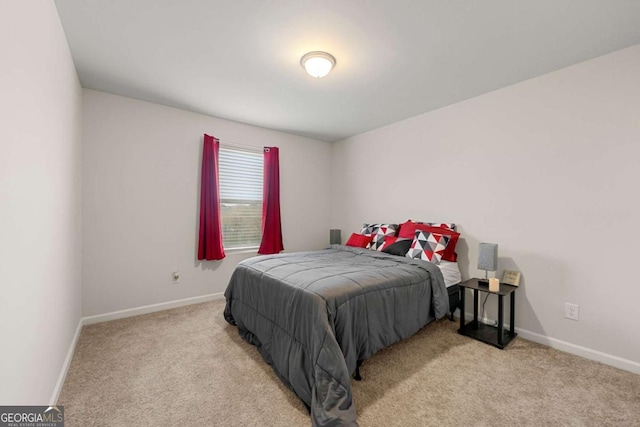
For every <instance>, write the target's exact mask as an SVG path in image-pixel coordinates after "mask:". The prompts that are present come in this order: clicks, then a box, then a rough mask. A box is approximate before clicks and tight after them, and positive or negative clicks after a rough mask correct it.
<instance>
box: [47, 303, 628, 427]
mask: <svg viewBox="0 0 640 427" xmlns="http://www.w3.org/2000/svg"><path fill="white" fill-rule="evenodd" d="M223 307H224V302H223V301H215V302H211V303H204V304H197V305H192V306H189V307H182V308H178V309H174V310H168V311H164V312H159V313H154V314H149V315H144V316H138V317H133V318H129V319H123V320H116V321H112V322H107V323H100V324H96V325H90V326H86V327H84V329H83V330H82V335H81V336H80V340H79V342H78V346H77V349H76V353H75V356H74V358H73V362H72V364H71V368H70V371H69V374H68V376H67V380H66V382H65V384H64V388H63V390H62V393H61V395H60V400H59V402H58V403H59V404H62V405H64V407H65V418H66V426H67V427H73V426H218V425H220V426H308V425H310V419H309V416H308V414H307V413H306V410H305V408H304V406H303V405H302V403H301V402H300V401H299V400H298V398H297V397H296V396H295V395H294V394H293V393H292V392H291V391H289V390H288V389H287V388H286V387H285V386H283V385H282V383H281V382H280V381H279V380H278V379H277V377H276V376H275V374H274V373H273V371H272V370H271V368H270V367H269V366H268V365H266V364H265V363H264V362H263V361H262V358H261V357H260V355H259V354H258V352H257V351H256V350H255V348H254V347H252V346H251V345H249V344H247V343H245V342H244V341H242V339H240V337H239V336H238V333H237V330H236V328H235V327H233V326H231V325H228V324H227V323H226V322H225V321H224V319H223V318H222V310H223ZM456 329H457V324H456V323H453V322H450V321H449V320H446V319H443V320H440V321H438V322H435V323H431V324H430V325H427V326H426V327H425V328H423V329H422V330H421V331H420V332H418V333H417V334H416V335H415V336H413V337H411V338H410V339H408V340H405V341H403V342H401V343H397V344H395V345H393V346H392V347H390V348H388V349H385V350H383V351H381V352H380V353H378V354H377V355H375V356H374V357H373V358H371V359H369V360H367V361H366V362H365V363H364V365H363V366H362V374H363V377H364V380H363V381H362V382H356V381H352V389H353V393H354V399H355V404H356V407H357V410H358V421H359V423H360V425H361V426H516V425H518V426H520V425H530V426H543V425H567V426H607V425H616V426H640V376H638V375H634V374H631V373H628V372H625V371H621V370H618V369H615V368H612V367H609V366H606V365H602V364H600V363H596V362H592V361H589V360H586V359H582V358H580V357H576V356H572V355H569V354H566V353H562V352H559V351H555V350H552V349H549V348H547V347H543V346H541V345H538V344H535V343H532V342H529V341H526V340H523V339H521V338H516V339H515V340H514V341H513V342H511V344H509V346H508V347H507V349H506V350H498V349H495V348H493V347H491V346H488V345H486V344H482V343H480V342H477V341H475V340H472V339H470V338H467V337H463V336H460V335H458V334H457V332H456Z"/></svg>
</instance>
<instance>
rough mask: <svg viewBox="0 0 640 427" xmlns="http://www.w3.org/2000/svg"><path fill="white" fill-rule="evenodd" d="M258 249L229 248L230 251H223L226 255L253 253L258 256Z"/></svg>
mask: <svg viewBox="0 0 640 427" xmlns="http://www.w3.org/2000/svg"><path fill="white" fill-rule="evenodd" d="M258 249H259V248H258V247H257V246H256V247H254V248H231V249H226V248H225V250H224V252H225V253H227V254H250V253H253V254H255V255H258Z"/></svg>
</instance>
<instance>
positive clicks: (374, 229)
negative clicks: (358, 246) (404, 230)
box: [360, 224, 398, 236]
mask: <svg viewBox="0 0 640 427" xmlns="http://www.w3.org/2000/svg"><path fill="white" fill-rule="evenodd" d="M397 232H398V224H362V231H361V232H360V234H365V235H366V234H382V235H384V236H395V235H396V233H397Z"/></svg>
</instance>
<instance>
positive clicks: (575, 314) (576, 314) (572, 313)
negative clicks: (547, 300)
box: [564, 302, 580, 320]
mask: <svg viewBox="0 0 640 427" xmlns="http://www.w3.org/2000/svg"><path fill="white" fill-rule="evenodd" d="M564 317H566V318H567V319H571V320H580V306H579V305H578V304H571V303H568V302H567V303H565V305H564Z"/></svg>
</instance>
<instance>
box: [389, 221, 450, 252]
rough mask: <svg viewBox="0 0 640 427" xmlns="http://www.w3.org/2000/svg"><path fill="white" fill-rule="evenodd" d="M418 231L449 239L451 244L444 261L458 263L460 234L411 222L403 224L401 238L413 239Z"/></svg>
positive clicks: (446, 250) (448, 246)
mask: <svg viewBox="0 0 640 427" xmlns="http://www.w3.org/2000/svg"><path fill="white" fill-rule="evenodd" d="M416 230H423V231H429V232H431V233H438V234H442V235H445V236H448V237H449V239H450V240H449V244H448V245H447V248H446V249H445V250H444V253H443V254H442V259H443V260H445V261H453V262H455V261H457V260H458V255H456V244H457V243H458V237H460V233H458V232H456V231H453V230H450V229H448V228H443V227H432V226H430V225H427V224H419V223H416V222H413V221H411V220H409V221H407V222H405V223H403V224H402V225H401V226H400V235H399V236H398V237H400V238H407V239H410V238H413V237H414V236H415V234H416Z"/></svg>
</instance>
